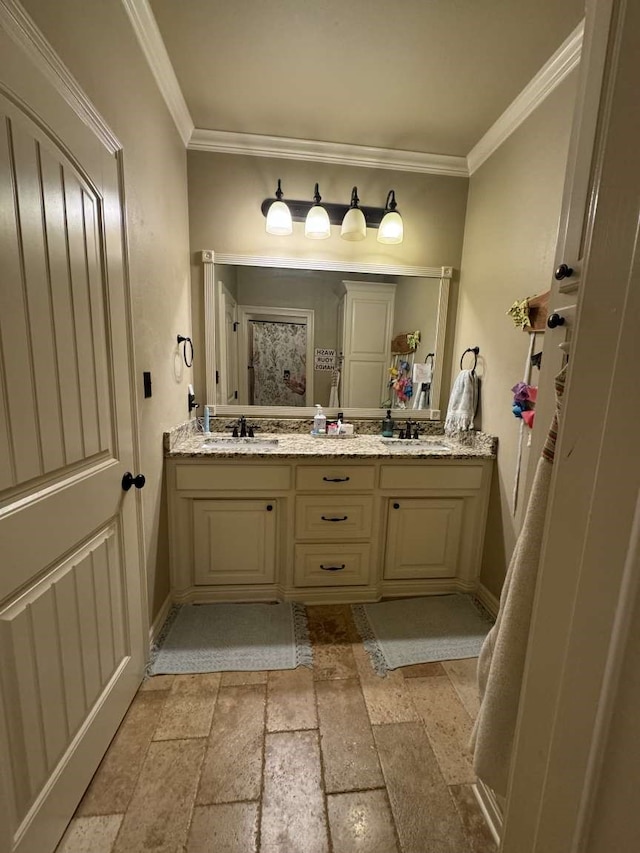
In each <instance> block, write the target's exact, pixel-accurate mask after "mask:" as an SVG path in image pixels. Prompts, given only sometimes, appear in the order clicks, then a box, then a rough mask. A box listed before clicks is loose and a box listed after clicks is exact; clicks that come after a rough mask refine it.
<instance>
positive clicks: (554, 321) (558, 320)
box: [547, 313, 565, 329]
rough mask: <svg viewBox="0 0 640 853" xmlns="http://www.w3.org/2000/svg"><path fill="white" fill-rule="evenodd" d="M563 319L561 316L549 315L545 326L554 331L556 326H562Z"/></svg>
mask: <svg viewBox="0 0 640 853" xmlns="http://www.w3.org/2000/svg"><path fill="white" fill-rule="evenodd" d="M564 322H565V321H564V317H563V316H562V314H555V313H554V314H549V316H548V318H547V326H548V327H549V328H550V329H555V328H557V327H558V326H564Z"/></svg>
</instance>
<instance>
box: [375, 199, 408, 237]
mask: <svg viewBox="0 0 640 853" xmlns="http://www.w3.org/2000/svg"><path fill="white" fill-rule="evenodd" d="M397 206H398V205H397V204H396V194H395V192H394V191H393V190H389V194H388V195H387V203H386V204H385V206H384V216H383V217H382V222H381V223H380V227H379V229H378V243H386V244H387V245H392V244H394V243H402V240H403V237H404V225H403V224H402V217H401V216H400V214H399V213H398V211H397V210H396V208H397Z"/></svg>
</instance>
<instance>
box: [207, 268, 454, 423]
mask: <svg viewBox="0 0 640 853" xmlns="http://www.w3.org/2000/svg"><path fill="white" fill-rule="evenodd" d="M203 262H204V269H205V275H204V281H205V334H206V355H207V377H206V379H207V382H206V387H207V403H208V405H209V406H212V407H213V409H214V411H215V413H216V414H237V413H240V412H246V413H251V414H253V415H254V416H258V415H263V416H269V415H271V416H280V417H282V416H284V417H292V416H311V415H312V414H313V409H314V406H315V404H317V403H320V404H321V405H322V406H323V408H325V409H327V410H328V411H329V412H330V413H334V412H336V411H337V410H342V411H344V412H345V413H346V414H347V415H349V416H351V417H356V416H359V417H378V416H379V414H380V410H381V409H382V410H383V409H385V408H388V407H390V408H393V409H403V410H406V411H407V412H411V416H412V417H413V416H416V417H418V418H429V417H433V416H434V415H435V413H436V412H437V411H438V410H439V409H440V390H441V382H442V358H443V352H444V335H445V327H446V316H447V307H448V298H449V281H450V277H451V272H452V271H451V269H450V268H449V267H437V268H423V267H418V268H413V267H399V266H398V267H389V268H388V271H387V268H381V267H379V266H374V265H367V264H362V265H358V264H351V265H349V266H350V268H349V269H346V268H342V269H338V268H335V267H336V266H337V265H336V264H332V263H331V262H327V263H326V264H324V267H325V268H320V266H323V265H322V263H321V262H319V263H318V264H309V265H307V266H303V264H302V262H300V261H296V260H293V259H291V260H286V261H283V260H280V259H278V260H275V259H274V260H272V259H265V258H251V257H246V256H231V255H220V254H218V253H216V254H215V256H214V254H213V252H203ZM345 266H346V265H345ZM327 267H329V268H327ZM416 332H419V341H418V340H417V338H415V333H416ZM409 389H410V391H409ZM407 391H409V393H410V396H408V395H407V393H406V392H407Z"/></svg>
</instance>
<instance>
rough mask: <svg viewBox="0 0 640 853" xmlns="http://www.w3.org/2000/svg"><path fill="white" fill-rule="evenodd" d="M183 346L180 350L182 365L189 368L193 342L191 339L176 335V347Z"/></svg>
mask: <svg viewBox="0 0 640 853" xmlns="http://www.w3.org/2000/svg"><path fill="white" fill-rule="evenodd" d="M180 344H183V345H184V346H183V348H182V358H183V359H184V363H185V364H186V365H187V367H191V366H192V365H193V341H192V340H191V338H187V337H185V336H184V335H178V346H180ZM187 346H188V347H189V350H190V354H189V358H187Z"/></svg>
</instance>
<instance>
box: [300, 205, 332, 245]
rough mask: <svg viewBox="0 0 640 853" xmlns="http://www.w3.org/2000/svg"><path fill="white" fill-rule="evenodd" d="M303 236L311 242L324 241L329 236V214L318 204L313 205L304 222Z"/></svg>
mask: <svg viewBox="0 0 640 853" xmlns="http://www.w3.org/2000/svg"><path fill="white" fill-rule="evenodd" d="M304 236H305V237H310V238H311V239H312V240H326V239H327V237H330V236H331V223H330V222H329V214H328V213H327V211H326V210H325V209H324V207H322V205H320V204H315V205H314V206H313V207H312V208H311V210H310V211H309V213H307V218H306V219H305V222H304Z"/></svg>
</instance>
